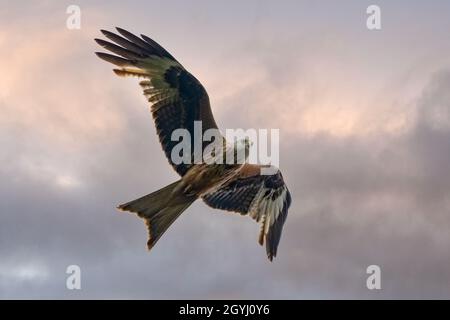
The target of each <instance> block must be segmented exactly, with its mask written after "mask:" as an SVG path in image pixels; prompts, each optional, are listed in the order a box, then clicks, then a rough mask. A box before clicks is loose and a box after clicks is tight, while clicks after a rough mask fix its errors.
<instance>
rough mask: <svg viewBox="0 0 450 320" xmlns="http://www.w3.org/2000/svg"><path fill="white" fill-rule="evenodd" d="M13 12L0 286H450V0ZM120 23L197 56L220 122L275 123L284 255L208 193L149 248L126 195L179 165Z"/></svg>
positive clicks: (5, 8) (62, 290)
mask: <svg viewBox="0 0 450 320" xmlns="http://www.w3.org/2000/svg"><path fill="white" fill-rule="evenodd" d="M70 4H77V5H79V6H80V8H81V29H80V30H69V29H67V28H66V19H67V17H68V15H67V14H66V8H67V6H68V5H70ZM370 4H378V5H379V6H380V8H381V19H382V29H381V30H379V31H370V30H368V29H367V28H366V19H367V14H366V8H367V7H368V5H370ZM0 25H1V28H0V48H1V50H0V70H2V72H1V75H0V144H1V148H0V161H1V163H2V166H1V167H0V298H63V299H78V298H144V299H148V298H185V299H189V298H191V299H196V298H203V299H208V298H227V299H228V298H229V299H239V298H246V299H249V298H264V299H265V298H271V299H281V298H338V299H344V298H369V299H372V298H373V299H380V298H450V268H449V265H450V250H449V247H450V232H449V230H450V170H449V164H450V40H449V37H448V30H450V3H449V2H448V1H437V0H436V1H400V0H398V1H361V0H358V1H356V0H355V1H345V4H344V1H339V3H338V1H280V2H274V1H256V0H255V1H206V0H205V1H170V2H169V1H127V2H126V4H125V3H124V2H119V1H117V3H113V2H112V1H104V2H102V1H89V2H88V1H33V3H31V2H29V1H15V2H14V3H12V2H11V3H8V4H6V3H2V5H1V7H0ZM114 26H121V27H123V28H125V29H128V30H130V31H132V32H135V33H137V34H139V33H144V34H146V35H148V36H150V37H152V38H154V39H155V40H157V41H158V42H160V43H161V44H162V45H163V46H164V47H165V48H166V49H167V50H168V51H169V52H171V53H172V55H174V56H175V57H176V58H177V60H179V61H180V62H181V63H182V64H183V65H184V66H185V68H187V69H188V70H189V71H190V72H192V73H193V74H194V75H195V76H196V77H197V78H198V79H199V80H200V81H201V82H202V83H203V85H204V86H205V87H206V89H207V91H208V93H209V96H210V99H211V104H212V109H213V113H214V115H215V118H216V121H217V123H218V125H219V126H220V128H221V129H227V128H239V127H242V128H257V129H258V128H263V129H270V128H278V129H280V137H281V139H280V167H281V170H282V171H283V175H284V177H285V180H286V183H287V184H288V186H289V189H290V191H291V194H292V197H293V202H292V206H291V209H290V211H289V216H288V219H287V222H286V224H285V228H284V232H283V236H282V239H281V244H280V247H279V250H278V256H277V258H276V259H275V260H274V262H272V263H270V262H269V261H268V260H267V258H266V254H265V250H264V249H263V248H261V247H260V246H259V245H258V244H257V237H258V232H259V226H258V225H257V224H256V223H255V222H254V221H253V220H251V219H249V218H247V217H241V216H240V215H238V214H232V213H225V212H221V211H218V210H213V209H211V208H209V207H207V206H206V205H205V204H203V203H202V202H201V201H198V202H196V203H195V204H194V205H193V206H192V207H190V208H189V209H188V210H187V211H186V212H185V213H184V214H183V215H182V216H181V217H180V218H179V219H178V220H177V222H176V223H175V224H174V225H173V226H172V227H171V228H170V229H169V231H168V232H167V233H166V234H165V235H164V237H163V238H162V239H161V240H160V241H159V242H158V244H157V245H156V246H155V248H154V249H153V250H152V251H151V252H148V251H147V250H146V236H147V232H146V230H145V226H144V224H143V223H142V221H141V220H140V219H137V218H136V217H134V216H132V215H128V214H124V213H119V212H118V211H117V210H116V209H115V207H116V205H117V204H119V203H123V202H125V201H129V200H132V199H134V198H137V197H138V196H141V195H144V194H147V193H149V192H152V191H155V190H157V189H159V188H161V187H163V186H165V185H167V184H169V183H171V182H173V181H175V179H177V175H176V174H175V172H174V171H173V170H172V169H171V168H170V166H169V165H168V164H167V161H166V159H165V158H164V155H163V152H162V151H161V147H160V145H159V142H158V140H157V136H156V134H155V128H154V124H153V122H152V120H151V115H150V112H149V110H148V105H147V103H146V101H145V98H144V96H143V95H142V92H141V90H140V88H139V86H138V84H137V82H138V81H137V80H136V79H131V78H127V79H123V78H118V77H116V76H115V75H114V74H113V73H112V71H111V66H110V65H108V64H106V63H104V62H103V61H101V60H100V59H98V58H97V57H96V56H95V55H94V51H98V49H99V48H98V47H97V45H96V44H95V43H94V41H93V39H94V38H96V37H100V36H101V34H100V32H99V30H100V29H110V30H111V29H112V28H113V27H114ZM72 264H76V265H79V266H80V268H81V272H82V278H81V279H82V289H81V290H79V291H76V290H74V291H71V290H67V289H66V277H67V274H66V273H65V271H66V267H67V266H68V265H72ZM372 264H375V265H378V266H380V268H381V286H382V289H381V290H378V291H377V290H373V291H370V290H368V289H367V288H366V278H367V276H368V275H367V274H366V268H367V266H369V265H372Z"/></svg>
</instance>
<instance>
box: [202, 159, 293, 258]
mask: <svg viewBox="0 0 450 320" xmlns="http://www.w3.org/2000/svg"><path fill="white" fill-rule="evenodd" d="M261 167H262V166H258V165H253V164H245V165H244V167H243V169H242V171H241V173H240V175H239V176H238V177H237V178H235V179H233V180H231V181H230V182H228V183H227V184H226V185H224V186H223V187H222V188H220V189H219V190H217V191H215V192H212V193H208V194H205V195H203V197H202V198H203V201H205V203H206V204H208V205H209V206H211V207H213V208H217V209H223V210H228V211H235V212H239V213H241V214H243V215H247V214H248V215H249V216H250V217H252V218H253V219H255V220H256V221H257V222H261V224H262V225H261V232H260V235H259V244H261V245H263V244H264V242H265V243H266V252H267V256H268V258H269V259H270V261H272V259H273V258H274V257H275V256H276V255H277V247H278V244H279V242H280V238H281V232H282V230H283V224H284V222H285V221H286V218H287V214H288V209H289V206H290V205H291V194H290V193H289V190H288V188H287V186H286V184H285V183H284V180H283V176H282V175H281V172H280V171H278V172H277V173H276V174H274V175H261V174H260V169H261Z"/></svg>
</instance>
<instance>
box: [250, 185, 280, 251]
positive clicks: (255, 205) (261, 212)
mask: <svg viewBox="0 0 450 320" xmlns="http://www.w3.org/2000/svg"><path fill="white" fill-rule="evenodd" d="M276 191H277V190H276V189H269V188H266V187H264V185H262V186H261V188H260V189H259V191H258V193H257V194H256V196H255V198H254V199H253V201H252V204H251V206H250V210H249V215H250V217H252V218H253V219H255V220H256V221H257V222H261V232H260V234H259V240H258V242H259V244H261V245H263V244H264V239H265V238H266V237H267V234H268V233H269V229H270V227H271V226H272V225H273V224H274V223H275V221H276V220H277V219H278V216H279V215H280V213H281V211H282V210H283V207H284V205H285V203H286V196H287V189H286V187H285V186H283V190H282V191H281V193H280V195H279V196H278V197H276V198H275V199H274V200H272V196H273V194H274V193H275V192H276Z"/></svg>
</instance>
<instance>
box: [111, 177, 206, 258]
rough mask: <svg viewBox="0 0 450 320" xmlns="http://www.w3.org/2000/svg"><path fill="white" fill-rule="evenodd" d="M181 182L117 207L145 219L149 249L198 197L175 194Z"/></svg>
mask: <svg viewBox="0 0 450 320" xmlns="http://www.w3.org/2000/svg"><path fill="white" fill-rule="evenodd" d="M179 182H180V181H176V182H174V183H172V184H169V185H168V186H166V187H164V188H162V189H160V190H158V191H155V192H153V193H151V194H148V195H146V196H143V197H141V198H139V199H136V200H133V201H130V202H127V203H125V204H122V205H119V206H118V207H117V208H118V209H120V210H123V211H129V212H133V213H136V214H137V215H138V216H139V217H140V218H142V219H144V220H145V225H146V226H147V230H148V241H147V248H148V249H149V250H150V249H151V248H152V247H153V246H154V245H155V244H156V242H157V241H158V240H159V238H161V236H162V235H163V234H164V232H165V231H166V230H167V229H168V228H169V227H170V226H171V225H172V223H173V222H174V221H175V220H176V219H177V218H178V217H179V216H180V215H181V214H182V213H183V211H184V210H186V209H187V208H188V207H189V206H190V205H191V204H192V203H193V202H194V201H195V200H196V199H197V197H195V196H186V195H184V194H174V192H173V191H174V189H175V188H176V187H177V185H178V183H179Z"/></svg>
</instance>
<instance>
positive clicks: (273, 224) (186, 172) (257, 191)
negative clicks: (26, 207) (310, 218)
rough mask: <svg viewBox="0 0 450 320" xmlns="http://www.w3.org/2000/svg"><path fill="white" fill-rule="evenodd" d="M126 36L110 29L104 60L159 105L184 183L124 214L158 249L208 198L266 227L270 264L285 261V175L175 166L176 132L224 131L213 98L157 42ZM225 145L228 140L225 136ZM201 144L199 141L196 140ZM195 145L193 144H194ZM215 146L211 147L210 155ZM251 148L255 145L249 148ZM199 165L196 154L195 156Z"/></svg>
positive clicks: (263, 236)
mask: <svg viewBox="0 0 450 320" xmlns="http://www.w3.org/2000/svg"><path fill="white" fill-rule="evenodd" d="M117 31H118V32H119V34H120V35H117V34H115V33H112V32H109V31H105V30H102V33H103V35H104V36H105V37H106V38H108V39H109V40H111V41H112V42H109V41H106V40H102V39H95V41H96V42H97V43H98V44H99V45H100V46H102V47H103V48H104V49H106V50H108V51H110V52H111V53H113V54H109V53H102V52H97V53H96V54H97V56H98V57H99V58H101V59H103V60H105V61H107V62H110V63H112V64H114V65H115V66H117V67H118V68H116V69H114V72H115V73H116V74H117V75H119V76H137V77H140V78H142V79H143V80H142V81H141V82H140V85H141V87H142V89H143V91H144V95H145V96H146V97H147V99H148V101H149V102H150V103H151V112H152V116H153V119H154V122H155V125H156V131H157V134H158V136H159V141H160V143H161V146H162V148H163V151H164V153H165V154H166V157H167V159H168V161H169V163H170V164H171V165H172V167H173V168H174V169H175V171H176V172H177V173H178V174H179V175H180V176H181V179H180V180H178V181H176V182H174V183H172V184H170V185H168V186H166V187H165V188H162V189H160V190H158V191H156V192H153V193H151V194H149V195H146V196H144V197H141V198H139V199H136V200H133V201H130V202H128V203H125V204H122V205H120V206H119V207H118V208H119V209H121V210H124V211H130V212H134V213H136V214H137V215H138V216H139V217H141V218H143V219H144V220H145V223H146V225H147V229H148V233H149V239H148V242H147V246H148V248H149V249H150V248H152V247H153V246H154V245H155V243H156V242H157V241H158V240H159V238H160V237H161V236H162V234H163V233H164V232H165V231H166V230H167V228H168V227H169V226H170V225H171V224H172V223H173V222H174V221H175V220H176V218H177V217H178V216H179V215H180V214H181V213H182V212H183V211H184V210H186V209H187V208H188V207H189V205H190V204H192V203H193V202H194V201H195V200H196V199H198V198H199V197H201V198H202V199H203V200H204V201H205V203H206V204H208V205H209V206H211V207H213V208H217V209H223V210H228V211H234V212H239V213H241V214H248V215H250V216H251V217H252V218H254V219H255V220H256V221H258V222H261V225H262V227H261V232H260V236H259V243H260V244H261V245H262V244H263V243H264V242H265V243H266V251H267V255H268V258H269V259H270V260H272V259H273V257H275V256H276V254H277V247H278V244H279V241H280V237H281V232H282V228H283V224H284V222H285V220H286V217H287V212H288V209H289V206H290V203H291V196H290V193H289V190H288V189H287V187H286V185H285V183H284V181H283V177H282V175H281V172H280V171H278V172H277V173H276V174H274V175H261V174H260V169H261V168H262V166H259V165H252V164H233V165H223V164H205V163H202V164H194V163H193V161H191V162H190V163H181V164H177V163H174V162H173V161H172V159H171V152H172V149H173V147H174V146H175V145H176V144H178V141H172V140H171V135H172V132H173V131H174V130H175V129H186V130H188V131H189V133H190V134H191V137H192V139H193V137H194V132H193V131H194V121H201V122H202V130H203V132H205V131H206V130H207V129H217V125H216V122H215V120H214V117H213V115H212V112H211V106H210V103H209V97H208V94H207V92H206V90H205V88H204V87H203V86H202V84H201V83H200V82H199V81H198V80H197V79H196V78H195V77H194V76H193V75H192V74H190V73H189V72H188V71H187V70H186V69H185V68H184V67H183V66H182V65H181V64H180V63H179V62H178V61H177V60H176V59H175V58H174V57H173V56H172V55H171V54H170V53H169V52H167V51H166V50H165V49H164V48H163V47H161V46H160V45H159V44H158V43H156V42H155V41H154V40H152V39H150V38H149V37H146V36H144V35H141V37H137V36H135V35H133V34H132V33H130V32H128V31H126V30H124V29H121V28H117ZM221 139H222V140H223V142H224V143H225V139H224V138H223V137H221ZM191 142H192V144H193V141H191ZM192 144H191V145H192ZM206 145H207V143H203V148H205V146H206ZM246 148H247V145H246ZM191 160H194V154H193V152H192V154H191Z"/></svg>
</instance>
